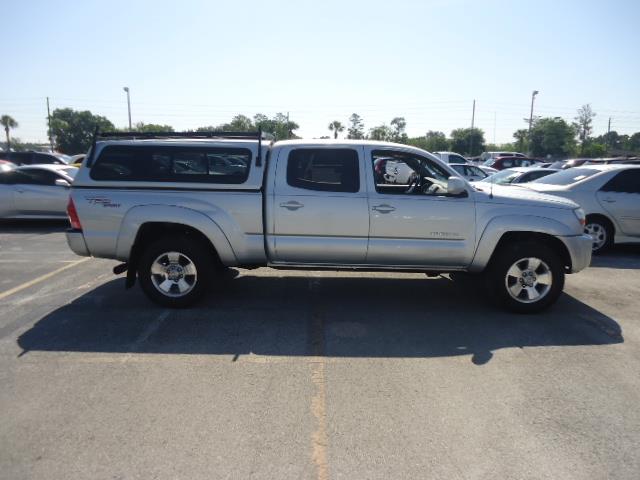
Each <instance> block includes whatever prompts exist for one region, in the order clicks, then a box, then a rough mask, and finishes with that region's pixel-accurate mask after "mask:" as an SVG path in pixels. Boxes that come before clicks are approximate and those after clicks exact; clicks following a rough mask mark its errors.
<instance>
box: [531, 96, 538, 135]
mask: <svg viewBox="0 0 640 480" xmlns="http://www.w3.org/2000/svg"><path fill="white" fill-rule="evenodd" d="M539 93H540V92H539V91H538V90H534V91H533V93H532V94H531V113H529V135H531V125H533V101H534V100H535V99H536V95H538V94H539Z"/></svg>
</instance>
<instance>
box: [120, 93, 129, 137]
mask: <svg viewBox="0 0 640 480" xmlns="http://www.w3.org/2000/svg"><path fill="white" fill-rule="evenodd" d="M122 89H123V90H124V91H125V92H127V109H128V111H129V131H131V98H130V97H129V87H122Z"/></svg>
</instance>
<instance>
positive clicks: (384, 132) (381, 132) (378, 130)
mask: <svg viewBox="0 0 640 480" xmlns="http://www.w3.org/2000/svg"><path fill="white" fill-rule="evenodd" d="M392 137H393V130H391V128H390V127H389V126H388V125H385V124H382V125H378V126H377V127H373V128H371V129H370V130H369V138H370V139H371V140H381V141H386V142H388V141H390V140H391V138H392Z"/></svg>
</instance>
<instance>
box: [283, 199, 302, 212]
mask: <svg viewBox="0 0 640 480" xmlns="http://www.w3.org/2000/svg"><path fill="white" fill-rule="evenodd" d="M280 207H282V208H286V209H287V210H290V211H294V210H298V209H299V208H302V207H304V205H303V204H302V203H300V202H295V201H293V202H286V203H281V204H280Z"/></svg>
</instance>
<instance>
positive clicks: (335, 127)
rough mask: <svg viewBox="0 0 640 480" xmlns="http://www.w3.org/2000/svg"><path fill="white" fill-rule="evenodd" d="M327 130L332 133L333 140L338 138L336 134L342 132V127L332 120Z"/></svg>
mask: <svg viewBox="0 0 640 480" xmlns="http://www.w3.org/2000/svg"><path fill="white" fill-rule="evenodd" d="M328 128H329V130H330V131H331V132H333V138H334V139H335V138H338V133H340V132H344V125H342V123H340V122H339V121H338V120H334V121H333V122H331V123H330V124H329V127H328Z"/></svg>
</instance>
